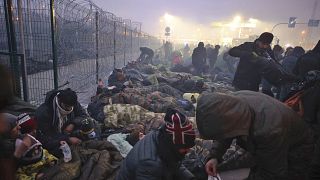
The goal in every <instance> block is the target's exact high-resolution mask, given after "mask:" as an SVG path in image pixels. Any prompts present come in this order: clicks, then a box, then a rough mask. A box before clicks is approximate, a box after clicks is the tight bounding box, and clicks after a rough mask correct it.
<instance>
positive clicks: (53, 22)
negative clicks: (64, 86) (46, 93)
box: [50, 0, 59, 89]
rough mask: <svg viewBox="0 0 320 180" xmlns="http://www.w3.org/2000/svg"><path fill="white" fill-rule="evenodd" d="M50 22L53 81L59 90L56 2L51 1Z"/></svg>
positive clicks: (55, 87)
mask: <svg viewBox="0 0 320 180" xmlns="http://www.w3.org/2000/svg"><path fill="white" fill-rule="evenodd" d="M50 21H51V45H52V60H53V81H54V89H58V86H59V85H58V59H57V52H56V40H55V27H56V20H55V12H54V0H50Z"/></svg>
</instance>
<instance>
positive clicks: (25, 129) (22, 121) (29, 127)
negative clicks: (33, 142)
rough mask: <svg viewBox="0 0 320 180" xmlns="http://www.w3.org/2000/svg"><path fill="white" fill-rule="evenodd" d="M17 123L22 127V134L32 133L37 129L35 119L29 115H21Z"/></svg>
mask: <svg viewBox="0 0 320 180" xmlns="http://www.w3.org/2000/svg"><path fill="white" fill-rule="evenodd" d="M17 121H18V124H19V126H20V127H21V129H20V131H21V133H22V134H26V133H31V132H32V131H34V130H35V129H37V124H36V121H35V118H31V117H30V116H29V115H28V114H27V113H23V114H20V115H19V116H18V118H17Z"/></svg>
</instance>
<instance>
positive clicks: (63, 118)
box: [53, 93, 73, 133]
mask: <svg viewBox="0 0 320 180" xmlns="http://www.w3.org/2000/svg"><path fill="white" fill-rule="evenodd" d="M58 94H59V93H58ZM58 94H57V95H56V96H55V97H54V99H53V125H55V124H56V123H57V124H58V127H57V130H58V132H59V133H61V132H62V127H63V125H64V124H65V123H66V122H67V121H68V114H70V113H71V112H72V111H73V107H72V109H71V110H70V111H66V110H64V109H63V108H62V107H61V106H60V105H59V101H58Z"/></svg>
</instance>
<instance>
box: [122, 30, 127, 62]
mask: <svg viewBox="0 0 320 180" xmlns="http://www.w3.org/2000/svg"><path fill="white" fill-rule="evenodd" d="M123 49H124V53H123V66H125V65H126V51H127V25H126V24H125V25H124V48H123Z"/></svg>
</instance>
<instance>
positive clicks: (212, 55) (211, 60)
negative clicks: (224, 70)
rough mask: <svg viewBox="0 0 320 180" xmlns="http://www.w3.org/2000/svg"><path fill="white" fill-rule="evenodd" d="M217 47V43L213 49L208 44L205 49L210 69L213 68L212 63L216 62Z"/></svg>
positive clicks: (218, 47)
mask: <svg viewBox="0 0 320 180" xmlns="http://www.w3.org/2000/svg"><path fill="white" fill-rule="evenodd" d="M219 49H220V46H219V45H215V47H214V49H213V48H212V46H209V47H208V49H207V56H208V60H209V65H210V69H211V70H212V69H213V68H214V65H215V64H216V62H217V59H218V55H219Z"/></svg>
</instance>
